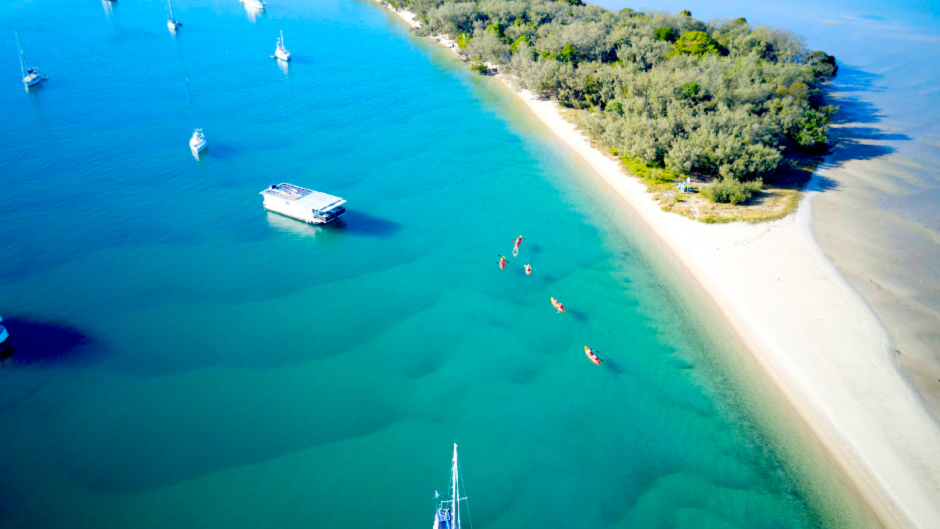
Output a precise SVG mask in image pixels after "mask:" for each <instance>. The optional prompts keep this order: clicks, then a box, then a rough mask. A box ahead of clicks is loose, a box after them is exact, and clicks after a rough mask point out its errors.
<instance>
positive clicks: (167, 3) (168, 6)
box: [166, 0, 176, 20]
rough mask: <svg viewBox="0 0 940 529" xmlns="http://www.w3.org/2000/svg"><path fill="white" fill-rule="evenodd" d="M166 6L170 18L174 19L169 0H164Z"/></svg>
mask: <svg viewBox="0 0 940 529" xmlns="http://www.w3.org/2000/svg"><path fill="white" fill-rule="evenodd" d="M166 7H167V8H169V10H170V20H176V19H174V18H173V5H172V4H171V3H170V0H166Z"/></svg>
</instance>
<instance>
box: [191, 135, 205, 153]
mask: <svg viewBox="0 0 940 529" xmlns="http://www.w3.org/2000/svg"><path fill="white" fill-rule="evenodd" d="M208 146H209V142H208V141H206V137H205V135H204V134H202V131H201V130H200V131H197V132H195V133H193V137H192V138H190V139H189V148H190V149H192V150H193V154H199V153H201V152H202V151H204V150H206V147H208Z"/></svg>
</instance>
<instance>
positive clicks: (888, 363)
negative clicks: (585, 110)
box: [376, 0, 940, 529]
mask: <svg viewBox="0 0 940 529" xmlns="http://www.w3.org/2000/svg"><path fill="white" fill-rule="evenodd" d="M376 1H380V0H376ZM393 11H394V10H393ZM395 12H396V13H397V14H398V15H399V16H401V18H402V19H404V20H405V21H406V22H407V23H408V24H410V25H412V26H413V27H415V26H416V23H415V20H414V15H413V14H412V13H408V12H397V11H395ZM437 40H438V42H441V43H442V44H443V45H444V46H446V47H448V48H451V49H453V50H454V52H455V53H456V51H457V50H455V49H454V47H453V41H450V40H449V39H441V38H440V36H438V38H437ZM500 77H501V76H500ZM502 80H503V81H504V82H505V79H502ZM507 84H508V83H507ZM513 91H514V92H515V93H516V94H518V95H519V97H520V98H521V99H522V100H523V101H524V102H525V104H526V105H527V106H528V107H529V109H531V110H532V112H533V113H534V114H535V115H536V116H537V117H538V118H539V119H540V120H541V121H542V122H543V123H544V124H545V125H546V126H547V127H548V128H549V129H551V130H552V131H553V132H554V133H555V134H556V135H557V136H558V137H559V138H560V139H561V140H562V141H563V142H564V143H565V144H567V145H568V146H569V147H570V148H571V149H573V150H574V151H575V152H576V153H577V154H578V155H579V156H581V157H582V158H583V159H584V160H585V161H586V162H587V163H588V164H589V165H590V166H591V167H592V168H593V169H594V171H595V172H596V173H597V174H598V175H599V176H600V177H601V178H603V179H604V180H605V181H606V182H607V184H608V185H610V186H611V188H613V190H614V191H616V192H617V193H618V194H619V195H620V196H621V197H622V198H623V199H624V201H625V202H627V203H628V204H629V205H630V206H631V207H632V208H633V209H634V210H635V211H636V212H637V213H638V214H639V215H640V217H641V218H643V219H644V220H645V221H646V223H647V224H648V225H649V227H650V228H651V230H652V232H653V233H655V234H656V235H657V236H658V237H659V238H660V239H661V240H662V241H663V242H664V243H665V245H666V246H667V247H668V248H670V249H671V250H672V252H673V253H674V254H675V255H676V256H677V257H678V258H679V260H680V262H681V263H682V264H683V265H684V266H685V267H686V268H687V269H688V270H689V272H690V273H691V274H692V276H693V277H695V279H696V280H697V281H698V282H699V283H700V284H701V285H702V287H703V288H704V289H705V291H706V292H707V293H708V294H709V295H710V296H711V297H712V298H713V299H714V301H715V302H716V304H717V306H718V307H719V308H720V309H721V311H722V313H723V314H724V316H725V317H726V318H727V319H728V321H729V322H730V323H731V324H732V326H733V327H734V329H735V330H736V332H737V333H738V334H739V335H740V336H741V338H742V339H743V340H744V342H745V343H746V344H747V345H748V347H749V349H750V350H751V351H752V352H753V354H754V355H755V357H756V358H757V360H758V361H759V362H760V364H761V365H762V366H763V367H764V368H765V369H766V370H767V372H768V374H769V375H770V376H771V378H772V379H773V380H774V381H775V383H776V384H777V386H778V387H779V388H780V389H781V390H782V391H783V392H784V394H785V395H786V396H787V397H788V399H789V400H790V401H791V403H792V404H793V406H794V407H795V408H796V409H797V411H798V412H799V413H800V414H801V415H802V416H803V418H804V419H805V420H806V422H807V423H808V424H809V426H810V428H811V429H812V430H813V432H814V433H815V434H816V435H817V436H818V437H819V439H820V440H821V441H822V442H823V443H824V444H825V445H826V446H827V447H828V448H829V450H830V451H831V453H832V454H833V456H834V457H835V458H836V460H837V461H838V463H839V464H840V465H841V466H842V467H843V468H844V469H845V471H846V473H847V474H848V475H849V477H850V478H851V479H852V480H853V481H854V482H855V483H856V485H857V486H858V488H859V490H860V492H861V494H862V495H863V496H864V498H865V499H866V500H867V501H868V503H869V504H870V505H871V506H872V508H873V509H874V511H875V512H876V513H877V515H878V516H879V517H880V518H881V519H882V520H883V521H884V522H885V523H886V524H887V525H889V526H891V527H918V528H922V529H930V528H937V527H940V425H938V424H937V421H936V420H935V419H934V416H933V415H932V414H931V413H930V412H929V410H928V409H927V408H926V404H925V403H924V401H923V399H922V397H921V396H920V395H919V394H918V393H917V392H916V391H915V390H914V388H913V387H912V385H911V384H910V382H909V381H908V380H907V378H906V377H905V376H904V375H903V374H902V373H901V371H900V368H899V366H898V364H897V362H896V360H895V358H894V356H893V352H892V351H893V349H892V347H891V342H890V339H889V336H888V333H887V332H886V330H885V329H884V327H883V326H882V325H881V323H880V322H879V320H878V319H877V317H876V316H875V314H874V312H873V311H872V310H871V308H870V307H869V306H868V305H867V303H866V302H865V301H864V300H863V299H862V298H861V296H859V294H858V293H857V292H855V290H853V289H852V288H851V287H850V286H849V284H848V283H847V282H846V281H845V280H844V278H842V276H841V275H840V274H839V272H838V271H837V270H836V269H835V267H834V266H833V265H832V263H831V262H830V261H829V259H828V258H827V257H826V256H825V254H824V253H823V250H822V248H821V247H820V246H819V244H818V243H817V242H816V239H815V237H814V235H813V231H812V218H813V214H812V201H813V198H814V197H815V196H816V195H817V194H818V193H819V192H818V191H817V190H816V187H815V180H814V181H813V182H811V183H810V186H809V188H808V189H807V192H806V194H805V196H804V197H803V199H802V201H801V203H800V206H799V209H798V210H797V213H796V214H795V215H790V216H788V217H786V218H784V219H781V220H778V221H774V222H771V223H765V224H756V225H755V224H743V223H735V224H722V225H706V224H701V223H697V222H695V221H692V220H690V219H687V218H684V217H681V216H679V215H675V214H670V213H666V212H663V211H662V210H661V209H660V208H659V206H658V204H656V202H655V201H654V200H653V199H652V197H651V196H650V195H649V194H648V193H647V192H646V190H645V188H644V186H643V185H642V184H641V183H640V182H639V181H638V180H637V179H636V178H633V177H630V176H628V175H626V174H624V172H623V171H622V169H621V166H620V164H619V163H618V162H617V161H616V160H614V159H612V158H611V157H610V156H607V155H605V154H604V153H602V152H600V151H599V150H597V149H595V148H593V147H592V146H591V144H590V142H589V141H588V140H587V139H586V138H585V137H584V136H583V135H582V134H581V133H580V132H578V131H577V130H576V128H575V126H574V125H573V124H571V123H570V122H568V121H567V120H565V119H564V118H563V117H562V115H561V113H560V112H559V111H558V106H557V104H556V103H553V102H550V101H541V100H538V99H536V98H535V97H533V95H532V94H530V93H528V92H525V91H522V92H518V91H515V90H513Z"/></svg>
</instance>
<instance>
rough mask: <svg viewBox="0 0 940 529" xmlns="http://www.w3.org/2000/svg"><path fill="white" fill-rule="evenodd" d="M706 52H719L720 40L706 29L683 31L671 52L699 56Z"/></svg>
mask: <svg viewBox="0 0 940 529" xmlns="http://www.w3.org/2000/svg"><path fill="white" fill-rule="evenodd" d="M706 53H718V42H717V41H716V40H715V39H713V38H711V37H710V36H709V35H708V33H706V32H704V31H690V32H688V33H683V34H682V36H680V37H679V38H678V40H676V43H675V47H674V48H673V50H672V52H671V54H672V55H678V54H685V55H692V56H693V57H699V56H702V55H705V54H706Z"/></svg>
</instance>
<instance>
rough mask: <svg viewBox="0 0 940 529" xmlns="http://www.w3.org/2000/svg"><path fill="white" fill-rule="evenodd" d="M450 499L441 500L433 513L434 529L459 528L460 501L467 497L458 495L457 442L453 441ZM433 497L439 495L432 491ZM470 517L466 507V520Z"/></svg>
mask: <svg viewBox="0 0 940 529" xmlns="http://www.w3.org/2000/svg"><path fill="white" fill-rule="evenodd" d="M450 472H451V474H450V478H451V485H450V493H451V495H450V499H449V500H441V501H440V503H438V505H437V512H435V513H434V529H460V502H461V501H464V500H466V499H467V498H461V497H460V464H459V463H458V461H457V443H454V459H453V461H452V466H451V471H450ZM434 497H435V498H440V497H441V495H440V494H438V493H437V492H436V491H435V492H434ZM469 519H470V509H469V507H468V509H467V520H469Z"/></svg>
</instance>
